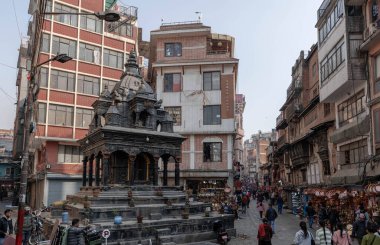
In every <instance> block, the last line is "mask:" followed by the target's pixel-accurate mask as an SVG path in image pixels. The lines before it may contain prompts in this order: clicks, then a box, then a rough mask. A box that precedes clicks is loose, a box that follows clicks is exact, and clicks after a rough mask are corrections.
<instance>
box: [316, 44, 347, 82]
mask: <svg viewBox="0 0 380 245" xmlns="http://www.w3.org/2000/svg"><path fill="white" fill-rule="evenodd" d="M344 54H345V51H344V42H343V40H342V41H340V42H339V43H338V44H337V45H335V47H334V48H332V49H331V51H330V52H329V53H328V54H327V55H326V57H325V58H324V59H323V60H322V62H321V63H320V69H321V81H322V85H323V83H324V81H325V80H326V79H327V78H328V77H329V76H330V75H331V74H333V73H334V72H335V70H336V69H337V68H338V67H339V66H340V65H341V64H342V63H343V62H344V60H345V55H344Z"/></svg>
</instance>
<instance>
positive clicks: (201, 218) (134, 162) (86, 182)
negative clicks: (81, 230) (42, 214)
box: [44, 52, 236, 245]
mask: <svg viewBox="0 0 380 245" xmlns="http://www.w3.org/2000/svg"><path fill="white" fill-rule="evenodd" d="M161 104H162V101H161V100H157V97H156V94H155V93H154V92H153V89H152V88H151V86H150V85H149V84H148V83H147V82H146V81H144V80H143V79H142V77H141V75H140V72H139V68H138V64H137V62H136V54H135V53H134V52H131V54H130V57H129V59H128V62H127V64H126V65H125V72H124V73H123V75H122V76H121V79H120V81H119V82H118V83H117V84H116V85H115V87H114V88H113V89H112V91H109V90H108V88H107V87H105V89H104V90H103V92H102V94H101V96H100V97H99V99H98V100H96V101H95V102H94V103H93V105H92V106H93V108H94V117H93V119H92V122H91V124H90V126H89V132H88V134H87V135H86V137H84V138H83V139H81V140H79V143H80V146H81V148H82V151H83V155H84V158H83V184H82V185H83V186H82V187H81V189H80V191H79V192H78V193H76V194H74V195H68V196H67V198H66V200H65V201H64V202H62V205H61V206H58V207H55V208H53V211H52V214H53V217H56V218H58V217H60V215H61V213H62V211H63V210H67V211H68V213H69V217H70V219H73V218H79V219H80V220H81V221H82V224H83V225H87V224H91V225H94V226H96V227H98V230H100V231H102V230H104V229H109V230H110V237H109V238H108V244H130V245H135V244H150V245H152V244H186V243H192V242H205V241H210V240H211V241H212V240H215V241H216V238H217V234H216V233H215V231H214V229H215V226H214V223H215V222H218V223H220V222H221V223H223V226H224V228H225V229H226V231H227V232H228V233H229V235H235V233H236V231H235V229H234V215H232V214H220V213H219V212H217V211H214V212H212V209H211V208H212V207H211V204H207V203H203V202H199V201H197V200H194V199H193V198H192V197H190V193H185V192H184V191H183V187H181V186H179V184H180V162H181V158H180V156H181V144H182V142H183V141H184V139H185V138H184V137H183V136H181V135H179V134H177V133H174V132H173V119H172V118H171V116H170V115H169V113H168V112H166V111H165V110H164V109H162V108H161ZM169 158H173V159H174V161H171V162H170V163H169ZM159 161H160V162H162V165H161V169H159ZM169 164H173V165H174V166H170V169H174V183H171V184H169V183H168V165H169ZM159 172H160V173H159ZM161 173H162V174H161ZM159 176H162V177H161V179H162V181H159ZM51 223H52V224H53V223H54V221H53V220H52V222H51ZM56 223H57V222H56ZM53 230H54V229H53V226H51V227H50V229H48V228H47V229H45V230H44V231H45V232H46V233H47V234H50V233H52V231H53ZM205 244H206V243H205Z"/></svg>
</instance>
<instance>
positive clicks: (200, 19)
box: [195, 11, 202, 22]
mask: <svg viewBox="0 0 380 245" xmlns="http://www.w3.org/2000/svg"><path fill="white" fill-rule="evenodd" d="M195 14H197V15H198V21H199V22H202V12H200V11H197V12H195Z"/></svg>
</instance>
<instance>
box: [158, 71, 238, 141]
mask: <svg viewBox="0 0 380 245" xmlns="http://www.w3.org/2000/svg"><path fill="white" fill-rule="evenodd" d="M207 71H222V65H214V66H207V67H202V71H201V72H200V68H199V66H196V67H195V66H194V67H185V68H184V74H183V76H182V88H183V89H182V92H164V91H163V90H164V85H163V78H164V74H165V73H182V67H178V68H162V74H161V73H160V70H158V74H157V80H156V81H157V83H156V85H157V86H156V89H157V97H158V99H162V100H163V103H162V105H163V107H167V106H181V107H182V123H181V126H174V131H175V132H178V133H232V132H234V130H235V119H234V118H230V119H222V122H221V124H220V125H203V106H204V105H221V101H222V99H221V91H220V90H214V91H203V72H207ZM232 72H233V66H232V65H225V68H224V73H221V75H225V74H233V73H232ZM231 107H234V105H231Z"/></svg>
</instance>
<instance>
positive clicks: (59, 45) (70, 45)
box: [52, 37, 77, 59]
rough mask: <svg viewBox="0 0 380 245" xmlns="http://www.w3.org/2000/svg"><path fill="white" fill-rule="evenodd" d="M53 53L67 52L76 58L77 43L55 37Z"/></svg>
mask: <svg viewBox="0 0 380 245" xmlns="http://www.w3.org/2000/svg"><path fill="white" fill-rule="evenodd" d="M52 53H53V54H67V55H68V56H70V57H71V58H74V59H75V58H76V57H77V43H76V42H75V41H72V40H69V39H66V38H62V37H53V48H52Z"/></svg>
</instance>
